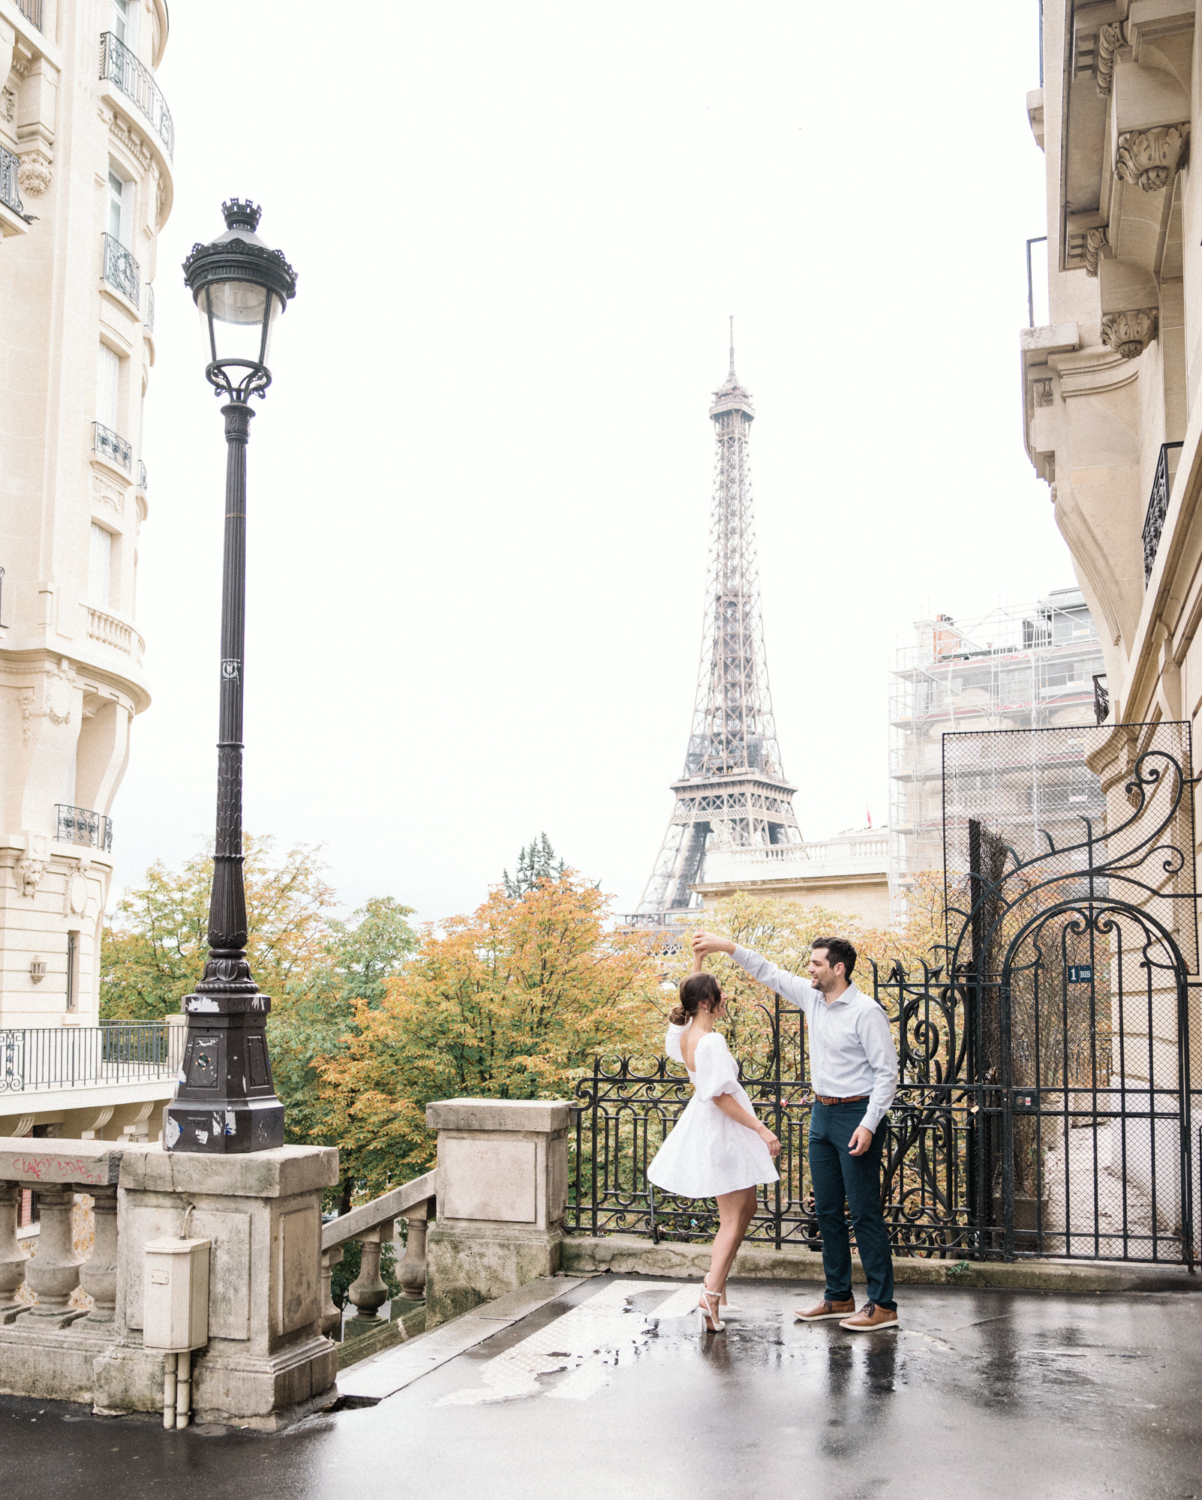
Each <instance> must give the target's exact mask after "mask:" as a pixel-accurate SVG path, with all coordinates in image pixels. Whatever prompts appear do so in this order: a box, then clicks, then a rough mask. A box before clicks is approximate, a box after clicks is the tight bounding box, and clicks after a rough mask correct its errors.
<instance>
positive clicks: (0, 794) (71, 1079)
mask: <svg viewBox="0 0 1202 1500" xmlns="http://www.w3.org/2000/svg"><path fill="white" fill-rule="evenodd" d="M166 45H167V7H166V5H165V4H164V3H163V0H0V58H2V61H0V78H3V86H2V87H0V228H2V230H3V242H2V243H0V361H2V363H0V372H2V373H0V379H2V381H3V398H2V400H0V569H2V574H0V812H2V816H0V1135H16V1134H19V1135H24V1134H26V1133H29V1132H30V1131H33V1132H34V1133H38V1134H45V1133H48V1132H49V1133H61V1134H65V1135H70V1136H80V1135H85V1134H104V1135H108V1136H112V1135H116V1134H119V1133H121V1132H123V1131H124V1132H125V1133H127V1134H134V1135H135V1136H144V1135H145V1134H146V1132H147V1129H148V1122H150V1126H151V1128H154V1124H153V1120H152V1119H151V1116H152V1111H154V1108H155V1105H156V1103H161V1102H162V1101H163V1100H165V1099H166V1098H169V1097H170V1095H171V1092H172V1080H171V1075H170V1068H169V1064H168V1061H167V1059H166V1058H165V1057H164V1056H162V1055H161V1054H162V1048H163V1038H164V1037H165V1036H166V1034H167V1032H168V1030H169V1028H166V1027H162V1028H158V1030H157V1031H156V1033H155V1036H153V1037H152V1036H151V1035H150V1033H149V1030H148V1029H147V1028H125V1029H124V1031H122V1030H121V1029H119V1028H118V1029H114V1028H108V1029H106V1030H105V1031H102V1030H101V1028H100V1027H99V1024H98V1023H99V1015H98V1007H99V982H100V976H99V956H100V935H101V926H102V923H103V920H104V911H105V906H106V902H107V900H108V896H109V887H110V881H111V879H112V872H113V848H114V843H115V842H116V841H118V840H119V839H120V830H119V829H118V830H114V829H113V826H112V823H111V821H110V817H109V812H110V809H111V807H112V803H113V798H114V796H115V795H116V792H117V789H118V787H119V786H120V784H121V779H122V776H123V774H124V771H125V766H126V762H127V757H128V752H129V737H130V732H131V726H132V724H133V721H134V718H135V716H136V715H137V714H139V713H141V712H142V711H143V710H144V709H145V708H146V707H147V705H148V704H149V702H150V694H149V690H148V687H147V683H146V679H145V676H144V674H143V666H142V654H143V645H144V643H143V639H142V636H141V635H140V634H139V631H138V626H137V585H138V537H139V532H140V530H141V527H142V524H143V522H144V521H145V520H146V518H147V514H148V509H149V494H150V487H149V480H148V476H147V472H146V467H145V465H144V463H143V461H142V435H143V423H142V403H143V396H144V393H145V391H146V388H147V383H148V381H149V379H150V373H151V367H152V366H153V364H154V357H155V346H154V282H155V269H156V253H157V242H158V235H159V231H160V230H161V229H162V227H163V224H164V223H165V221H166V219H167V216H168V214H169V213H170V211H171V199H172V167H171V159H172V151H173V147H174V126H173V123H172V119H171V112H170V110H169V108H168V107H167V103H166V100H165V99H164V96H163V93H162V91H161V90H160V88H159V85H158V83H157V82H156V81H155V72H154V70H155V68H156V67H157V66H158V64H159V62H160V60H161V58H162V56H163V51H164V48H165V47H166Z"/></svg>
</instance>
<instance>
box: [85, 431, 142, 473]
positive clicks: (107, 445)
mask: <svg viewBox="0 0 1202 1500" xmlns="http://www.w3.org/2000/svg"><path fill="white" fill-rule="evenodd" d="M92 451H93V452H94V453H99V454H100V456H101V458H107V459H108V461H109V463H111V464H116V465H117V467H118V468H121V469H124V470H125V472H126V473H127V474H130V473H132V472H133V464H134V450H133V449H132V448H131V447H130V445H129V444H128V443H127V442H126V441H125V439H124V438H123V437H121V436H120V435H119V434H118V433H116V432H114V431H113V429H112V428H111V427H106V426H105V425H104V423H103V422H93V423H92Z"/></svg>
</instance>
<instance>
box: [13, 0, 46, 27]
mask: <svg viewBox="0 0 1202 1500" xmlns="http://www.w3.org/2000/svg"><path fill="white" fill-rule="evenodd" d="M17 9H18V10H19V11H20V12H21V14H22V15H23V16H24V17H25V19H26V20H27V21H28V22H30V24H31V25H33V26H36V27H37V28H38V30H39V31H41V29H42V0H17Z"/></svg>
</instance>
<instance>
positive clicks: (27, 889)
mask: <svg viewBox="0 0 1202 1500" xmlns="http://www.w3.org/2000/svg"><path fill="white" fill-rule="evenodd" d="M45 873H46V861H45V860H44V859H35V858H34V857H33V855H31V854H22V856H21V858H20V859H19V860H18V861H17V862H16V864H15V865H14V866H13V879H14V880H15V881H16V882H17V890H18V891H20V893H21V895H22V896H27V897H28V898H29V900H31V901H32V900H33V898H34V897H35V896H36V895H37V893H38V884H39V882H40V881H41V878H42V876H43V875H45Z"/></svg>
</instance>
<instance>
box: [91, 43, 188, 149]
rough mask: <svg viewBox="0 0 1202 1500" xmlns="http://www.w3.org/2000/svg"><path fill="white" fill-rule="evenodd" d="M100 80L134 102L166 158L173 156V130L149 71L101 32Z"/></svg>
mask: <svg viewBox="0 0 1202 1500" xmlns="http://www.w3.org/2000/svg"><path fill="white" fill-rule="evenodd" d="M100 77H101V80H102V81H103V82H107V83H111V84H113V85H114V86H115V87H116V88H118V89H119V90H120V91H121V93H123V94H124V95H125V96H126V98H127V99H132V100H133V102H134V103H135V104H136V105H137V106H138V108H139V109H140V110H141V112H142V113H143V114H144V115H145V116H146V118H147V120H149V121H150V124H151V127H152V128H153V130H154V132H155V134H156V135H157V136H158V138H159V140H161V141H162V143H163V145H164V146H165V147H166V150H167V155H168V157H170V156H172V155H173V153H174V151H175V126H174V124H173V123H172V120H171V111H170V110H169V109H168V108H167V101H166V99H164V98H163V91H162V89H161V88H159V86H158V84H157V83H156V82H155V78H154V74H153V73H152V72H151V71H150V69H149V68H147V67H145V66H144V65H143V64H142V63H140V62H139V61H138V59H137V58H136V57H135V56H134V54H133V53H132V52H131V51H130V50H129V48H128V47H127V46H126V45H125V43H124V42H122V41H118V39H117V37H116V36H115V35H114V34H113V33H112V32H111V31H106V32H104V33H103V35H102V36H101V38H100Z"/></svg>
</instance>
